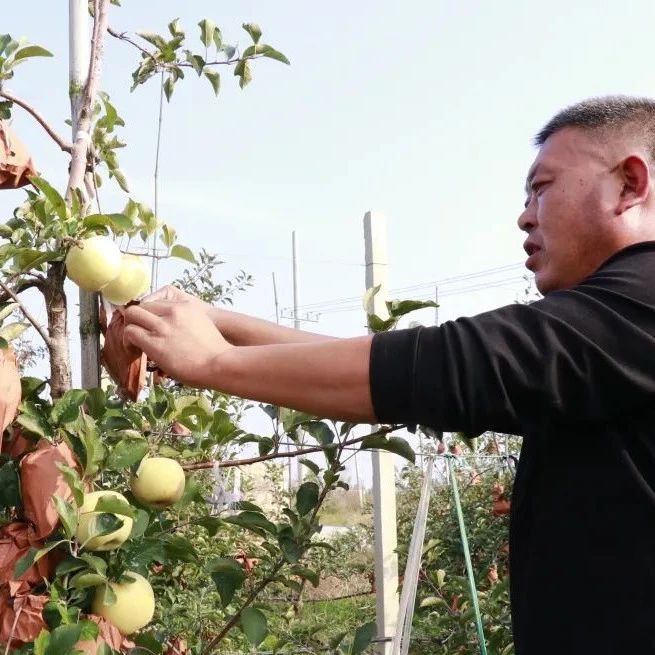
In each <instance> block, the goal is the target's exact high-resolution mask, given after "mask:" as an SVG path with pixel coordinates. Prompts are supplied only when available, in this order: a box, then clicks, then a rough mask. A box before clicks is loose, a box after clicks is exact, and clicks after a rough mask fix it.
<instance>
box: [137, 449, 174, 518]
mask: <svg viewBox="0 0 655 655" xmlns="http://www.w3.org/2000/svg"><path fill="white" fill-rule="evenodd" d="M185 483H186V480H185V477H184V469H183V468H182V467H181V466H180V465H179V463H178V462H176V461H175V460H174V459H171V458H170V457H149V456H147V455H146V457H144V458H143V459H142V460H141V464H140V465H139V468H138V469H137V471H136V473H135V474H134V475H132V476H131V478H130V489H131V490H132V493H133V494H134V497H135V498H136V499H137V500H138V501H139V502H141V503H143V504H144V505H150V506H152V507H160V508H161V507H168V506H169V505H173V504H174V503H176V502H177V501H178V500H180V498H182V494H183V493H184V487H185Z"/></svg>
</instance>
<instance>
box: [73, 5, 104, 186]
mask: <svg viewBox="0 0 655 655" xmlns="http://www.w3.org/2000/svg"><path fill="white" fill-rule="evenodd" d="M107 5H108V0H96V11H95V17H94V20H93V39H92V43H91V56H90V57H89V74H88V77H87V80H86V84H85V86H84V92H83V96H82V104H81V106H80V109H79V114H78V116H77V121H75V120H74V121H73V124H74V125H75V128H76V134H75V137H74V143H73V149H72V152H71V167H70V175H69V179H68V188H67V189H66V195H67V196H69V195H70V193H72V191H73V189H82V185H83V184H84V174H85V173H86V169H87V158H88V153H89V147H90V145H91V113H92V112H91V110H92V107H93V103H94V102H95V97H96V91H97V88H98V80H99V78H100V64H101V63H102V55H103V37H104V34H105V32H106V30H107V21H108V7H107Z"/></svg>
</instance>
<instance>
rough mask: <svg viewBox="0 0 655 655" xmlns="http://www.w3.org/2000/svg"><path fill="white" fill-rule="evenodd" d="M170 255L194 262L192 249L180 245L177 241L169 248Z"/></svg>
mask: <svg viewBox="0 0 655 655" xmlns="http://www.w3.org/2000/svg"><path fill="white" fill-rule="evenodd" d="M171 257H178V258H179V259H184V260H185V261H187V262H190V263H191V264H195V263H196V257H195V255H194V254H193V251H192V250H191V249H190V248H187V247H186V246H181V245H180V244H179V243H178V244H176V245H174V246H173V247H172V248H171Z"/></svg>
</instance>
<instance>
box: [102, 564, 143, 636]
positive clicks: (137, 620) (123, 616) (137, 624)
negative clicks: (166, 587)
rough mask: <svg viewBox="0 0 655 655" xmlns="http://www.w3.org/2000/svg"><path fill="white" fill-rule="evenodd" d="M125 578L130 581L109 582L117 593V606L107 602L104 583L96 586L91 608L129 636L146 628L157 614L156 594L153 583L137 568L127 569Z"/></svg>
mask: <svg viewBox="0 0 655 655" xmlns="http://www.w3.org/2000/svg"><path fill="white" fill-rule="evenodd" d="M123 577H125V578H128V579H129V582H110V583H108V584H109V586H110V587H111V589H112V591H113V592H114V594H115V595H116V602H115V603H114V604H113V605H105V602H104V600H105V598H104V591H105V590H104V585H103V586H100V587H98V588H97V589H96V592H95V594H94V596H93V602H92V604H91V609H92V611H93V613H94V614H98V615H99V616H102V617H103V618H104V619H107V621H109V622H110V623H112V624H113V625H115V626H116V627H117V628H118V629H119V630H120V632H121V634H124V635H129V634H132V633H133V632H136V631H137V630H140V629H141V628H143V627H145V626H146V625H148V623H150V621H152V617H153V615H154V613H155V594H154V592H153V591H152V587H151V586H150V583H149V582H148V581H147V580H146V579H145V578H144V577H143V576H142V575H139V574H138V573H135V572H134V571H126V572H125V573H124V574H123Z"/></svg>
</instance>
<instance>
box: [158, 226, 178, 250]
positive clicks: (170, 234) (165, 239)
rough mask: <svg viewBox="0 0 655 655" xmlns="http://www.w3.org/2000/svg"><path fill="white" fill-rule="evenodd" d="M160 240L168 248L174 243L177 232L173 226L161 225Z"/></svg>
mask: <svg viewBox="0 0 655 655" xmlns="http://www.w3.org/2000/svg"><path fill="white" fill-rule="evenodd" d="M160 238H161V240H162V243H163V244H164V245H165V246H166V247H167V248H170V247H171V246H172V245H173V244H174V243H175V240H176V238H177V233H176V232H175V228H173V227H171V226H170V225H166V224H164V225H162V226H161V237H160Z"/></svg>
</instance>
